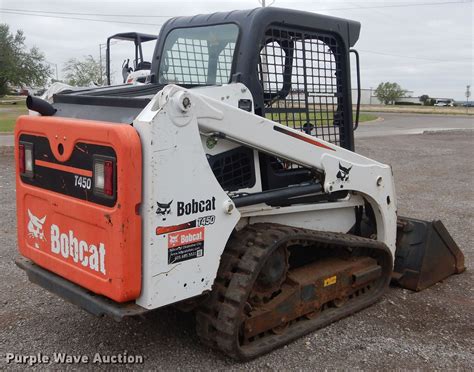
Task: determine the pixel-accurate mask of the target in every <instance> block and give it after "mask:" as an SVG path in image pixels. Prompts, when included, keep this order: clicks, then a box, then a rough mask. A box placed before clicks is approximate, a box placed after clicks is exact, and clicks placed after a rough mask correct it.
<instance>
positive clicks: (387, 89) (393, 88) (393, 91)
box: [375, 82, 407, 105]
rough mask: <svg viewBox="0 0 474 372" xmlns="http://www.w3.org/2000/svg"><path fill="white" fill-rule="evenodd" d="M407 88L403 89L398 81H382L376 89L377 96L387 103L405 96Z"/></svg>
mask: <svg viewBox="0 0 474 372" xmlns="http://www.w3.org/2000/svg"><path fill="white" fill-rule="evenodd" d="M406 92H407V91H406V90H404V89H402V88H401V87H400V85H398V84H397V83H389V82H386V83H383V82H382V83H380V84H379V86H378V87H377V89H375V96H376V97H377V98H378V99H379V101H381V102H383V103H385V104H386V105H388V104H390V103H393V102H395V100H396V99H397V98H400V97H403V96H404V95H405V94H406Z"/></svg>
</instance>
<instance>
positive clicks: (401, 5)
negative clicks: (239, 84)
mask: <svg viewBox="0 0 474 372" xmlns="http://www.w3.org/2000/svg"><path fill="white" fill-rule="evenodd" d="M271 4H273V3H271ZM271 4H270V5H271ZM450 4H472V0H469V1H466V0H457V1H441V2H424V3H409V4H391V5H374V6H364V7H361V6H355V7H346V8H324V9H318V10H315V11H314V12H317V11H327V10H336V11H337V10H365V9H379V8H407V7H416V6H430V5H450ZM0 11H1V12H3V11H5V12H22V13H32V14H31V15H35V14H34V13H41V14H57V15H78V16H94V17H127V18H172V17H176V16H174V15H150V14H110V13H82V12H56V11H46V10H33V9H16V8H3V9H1V10H0ZM13 14H16V13H13ZM44 16H45V17H46V15H44ZM51 17H52V16H51ZM72 19H81V18H72ZM81 20H82V19H81ZM85 20H92V19H85ZM96 21H102V20H96ZM103 22H115V23H130V24H145V25H147V24H146V23H134V22H126V21H109V20H107V21H106V20H103ZM148 25H153V24H148Z"/></svg>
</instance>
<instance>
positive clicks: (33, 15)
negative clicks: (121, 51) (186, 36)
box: [0, 9, 163, 27]
mask: <svg viewBox="0 0 474 372" xmlns="http://www.w3.org/2000/svg"><path fill="white" fill-rule="evenodd" d="M0 13H4V14H18V15H26V16H31V17H44V18H58V19H75V20H78V21H91V22H107V23H123V24H129V25H140V26H154V27H158V26H163V24H162V23H160V24H158V23H143V22H140V23H139V22H127V21H114V20H108V19H94V18H80V17H62V16H55V15H46V14H32V13H25V12H13V11H9V10H8V11H5V10H3V9H2V10H0Z"/></svg>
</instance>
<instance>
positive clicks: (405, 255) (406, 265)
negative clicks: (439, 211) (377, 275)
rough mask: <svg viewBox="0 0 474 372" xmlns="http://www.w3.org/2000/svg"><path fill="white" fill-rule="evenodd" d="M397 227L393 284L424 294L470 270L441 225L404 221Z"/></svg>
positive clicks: (456, 246) (408, 219) (440, 223)
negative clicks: (427, 290) (451, 276)
mask: <svg viewBox="0 0 474 372" xmlns="http://www.w3.org/2000/svg"><path fill="white" fill-rule="evenodd" d="M397 225H398V230H397V249H396V253H395V267H394V270H393V275H392V282H394V283H396V284H398V285H399V286H401V287H403V288H407V289H411V290H413V291H421V290H423V289H425V288H428V287H429V286H431V285H433V284H435V283H437V282H439V281H440V280H443V279H445V278H447V277H448V276H450V275H452V274H459V273H461V272H463V271H464V270H465V269H466V267H465V266H464V255H463V253H462V252H461V250H460V249H459V247H458V245H457V244H456V242H455V241H454V240H453V238H452V237H451V235H450V234H449V232H448V231H447V230H446V227H445V226H444V225H443V223H442V222H441V221H439V220H437V221H433V222H428V221H422V220H416V219H412V218H405V217H401V218H399V219H398V223H397Z"/></svg>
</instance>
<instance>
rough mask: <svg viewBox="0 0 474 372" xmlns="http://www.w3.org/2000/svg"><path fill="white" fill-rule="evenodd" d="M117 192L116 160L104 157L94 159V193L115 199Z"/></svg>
mask: <svg viewBox="0 0 474 372" xmlns="http://www.w3.org/2000/svg"><path fill="white" fill-rule="evenodd" d="M115 191H116V180H115V160H114V159H107V158H102V157H96V158H95V159H94V192H95V193H96V194H98V195H101V196H106V197H114V196H115Z"/></svg>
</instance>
